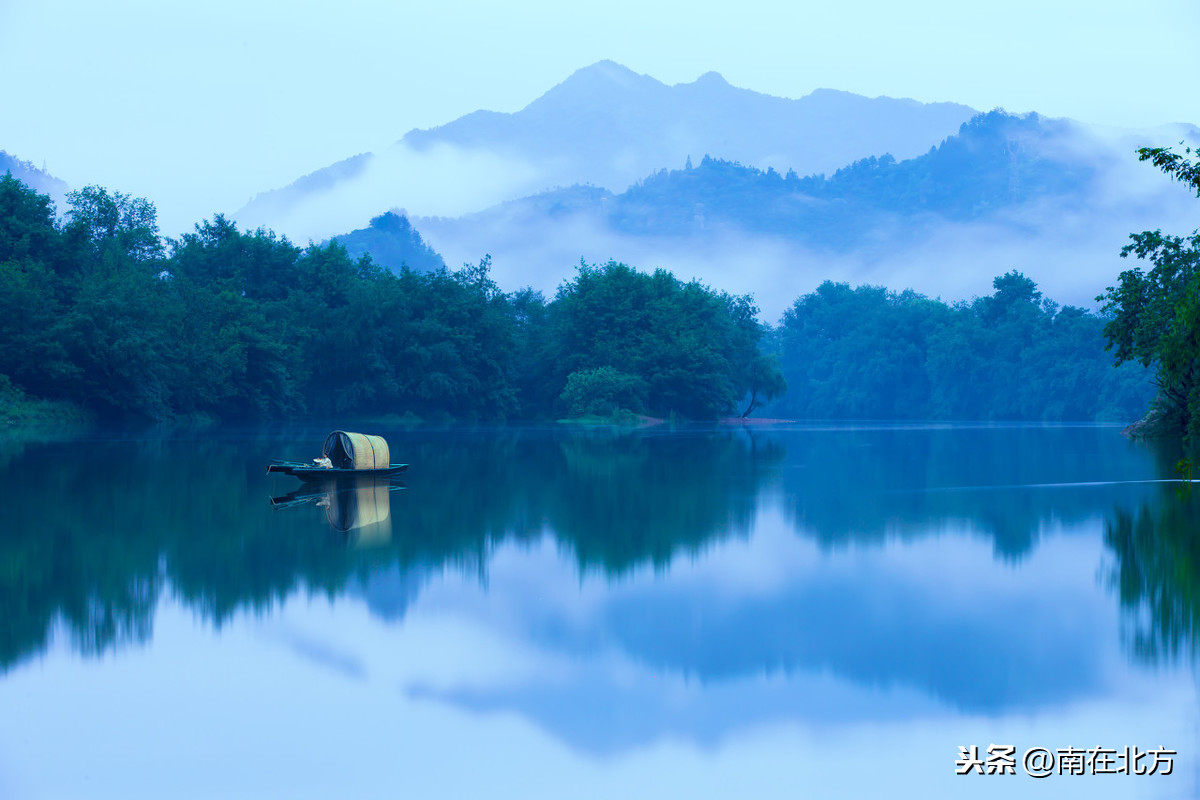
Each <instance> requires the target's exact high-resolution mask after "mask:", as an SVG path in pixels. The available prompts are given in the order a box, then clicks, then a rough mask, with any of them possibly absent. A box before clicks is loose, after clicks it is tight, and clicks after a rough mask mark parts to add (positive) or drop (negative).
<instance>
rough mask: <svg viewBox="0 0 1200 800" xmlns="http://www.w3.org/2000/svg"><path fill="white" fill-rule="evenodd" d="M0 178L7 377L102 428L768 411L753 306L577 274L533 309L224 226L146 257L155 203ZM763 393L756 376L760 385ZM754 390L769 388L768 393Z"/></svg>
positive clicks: (643, 279) (448, 280) (478, 290)
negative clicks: (118, 422)
mask: <svg viewBox="0 0 1200 800" xmlns="http://www.w3.org/2000/svg"><path fill="white" fill-rule="evenodd" d="M67 204H68V209H67V211H66V213H65V215H64V217H63V219H62V220H61V221H60V220H59V219H58V217H57V215H56V213H55V208H54V205H53V203H52V202H51V201H50V199H49V198H48V197H47V196H45V195H41V194H38V193H37V192H36V191H34V190H32V189H30V188H28V187H27V186H25V185H24V184H23V183H21V182H20V181H18V180H16V179H14V178H13V177H12V176H11V175H9V176H6V177H4V178H3V179H0V341H3V342H4V343H5V346H4V347H3V348H2V349H0V376H3V377H4V378H7V379H8V383H6V384H4V385H5V386H6V387H7V388H8V389H9V391H8V392H7V393H6V394H5V396H6V397H7V396H12V393H13V391H16V392H20V393H22V394H28V395H29V396H32V397H36V398H45V399H49V400H69V401H72V402H74V403H77V404H80V405H83V406H85V407H86V408H87V409H88V410H90V411H91V412H93V413H94V414H96V415H97V416H99V417H101V418H119V417H134V418H145V419H170V418H179V417H185V418H186V417H192V418H196V417H207V418H220V419H267V418H295V417H303V416H309V417H315V416H325V417H328V416H341V415H348V414H352V415H373V414H396V415H408V416H413V417H418V418H421V419H432V420H438V419H442V420H450V419H455V420H506V419H544V418H554V417H557V416H563V415H569V416H580V415H586V414H596V415H601V416H608V415H611V414H613V413H615V412H618V411H625V412H629V413H637V414H648V415H653V416H659V417H669V416H677V417H680V418H688V419H711V418H715V417H717V416H720V415H724V414H731V413H734V412H735V411H738V410H739V406H740V405H741V404H743V403H745V402H748V403H750V405H754V404H756V402H758V400H757V398H756V392H755V391H754V390H755V389H757V391H758V393H760V394H761V393H762V392H763V391H767V392H768V394H771V393H778V391H779V390H780V389H781V386H780V383H779V380H778V374H777V369H775V367H774V365H773V362H772V361H771V360H770V359H769V358H768V357H767V356H765V355H763V353H762V352H761V350H760V346H759V345H760V340H761V339H762V337H763V335H764V333H765V331H766V328H765V327H764V326H763V325H762V324H760V323H759V322H758V321H757V318H756V315H757V309H756V308H755V306H754V304H753V302H752V301H751V299H750V298H749V297H748V296H743V297H735V296H731V295H728V294H725V293H721V292H715V291H713V290H712V289H710V288H708V287H706V286H704V285H702V284H700V283H698V282H695V281H693V282H690V283H685V282H682V281H680V280H678V279H677V278H675V277H674V276H673V275H671V274H670V273H668V272H666V271H662V270H659V271H657V272H654V273H652V274H647V273H643V272H639V271H637V270H634V269H632V268H630V267H628V266H626V265H624V264H618V263H615V262H610V263H608V264H603V265H588V264H581V265H580V268H579V270H578V273H577V275H576V277H575V278H574V279H573V280H570V281H567V282H565V283H564V284H563V285H562V286H561V287H560V288H559V290H558V292H557V294H556V296H555V297H554V298H553V299H552V300H549V301H547V300H546V298H544V297H543V296H542V295H541V294H540V293H537V292H534V291H531V290H523V291H520V292H515V293H511V294H510V293H505V292H501V291H500V290H499V289H498V287H497V286H496V284H495V283H494V282H493V281H492V279H491V277H490V275H489V261H488V259H487V258H484V259H483V260H482V261H481V262H480V263H479V264H476V265H464V266H463V267H462V268H461V269H456V270H449V269H446V268H444V267H443V268H440V269H434V270H431V271H422V272H417V271H413V270H410V269H407V268H402V269H400V270H399V271H395V272H393V271H391V270H387V269H383V268H381V267H380V266H379V265H377V264H375V263H374V262H373V261H372V260H371V258H370V256H363V257H361V258H358V259H354V258H352V257H351V256H350V255H349V254H348V253H347V251H346V249H345V248H344V247H343V246H342V245H340V244H339V243H337V242H336V241H334V242H331V243H329V244H325V245H310V246H308V247H305V248H301V247H298V246H296V245H294V244H292V243H291V242H289V241H288V240H287V239H286V238H284V237H279V236H276V235H275V234H274V233H272V232H270V231H264V230H261V229H260V230H256V231H241V230H238V228H237V226H236V225H235V224H234V223H233V222H231V221H230V220H228V219H226V218H225V217H223V216H220V215H218V216H216V217H215V218H213V219H212V220H211V221H210V220H205V221H204V222H201V223H200V224H198V225H196V226H195V230H194V231H193V232H192V233H189V234H186V235H184V236H181V237H180V238H179V239H168V240H166V241H165V242H164V240H163V239H162V238H161V237H160V236H159V232H158V227H157V221H156V217H155V210H154V207H153V205H152V204H150V203H149V202H147V201H145V200H142V199H137V198H133V197H130V196H128V195H123V194H120V193H110V192H109V191H107V190H105V189H103V188H99V187H88V188H85V189H83V190H80V191H78V192H73V193H71V194H70V195H69V196H68V200H67ZM764 376H767V377H766V379H764ZM764 387H765V388H764Z"/></svg>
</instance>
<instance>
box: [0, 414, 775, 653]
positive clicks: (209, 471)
mask: <svg viewBox="0 0 1200 800" xmlns="http://www.w3.org/2000/svg"><path fill="white" fill-rule="evenodd" d="M308 438H311V437H310V436H306V435H305V434H303V433H296V432H291V433H288V434H287V436H286V438H281V437H259V438H237V437H234V438H231V439H229V440H219V439H213V438H209V437H208V436H204V435H200V436H196V437H195V438H182V437H181V438H172V439H163V438H147V439H145V440H130V439H126V438H114V439H111V440H110V439H98V440H87V441H78V442H65V443H64V442H53V443H45V444H39V445H28V446H27V447H26V448H25V449H24V452H22V453H20V457H19V458H16V457H14V458H11V459H9V460H8V465H7V467H3V468H0V469H2V472H0V481H3V483H4V485H5V486H6V487H7V489H8V490H9V492H10V494H9V495H8V496H9V497H11V498H12V499H13V500H14V501H15V502H14V503H13V505H12V507H11V508H10V517H9V519H10V523H11V524H9V525H8V526H5V527H3V528H0V613H2V614H3V615H4V617H5V619H6V625H5V626H4V627H3V629H2V630H0V670H3V669H7V668H9V667H11V666H12V665H13V664H15V663H17V662H18V661H20V660H21V659H23V658H25V657H28V656H29V655H31V654H34V653H36V652H39V651H41V650H42V649H44V648H45V646H46V643H47V641H48V637H49V633H50V631H51V630H52V629H53V627H54V626H55V624H56V623H57V622H61V623H63V627H64V629H65V630H66V631H67V632H68V633H69V635H70V636H71V637H72V639H73V640H74V641H75V642H76V644H77V645H78V647H79V649H80V651H81V652H83V653H85V654H92V653H100V652H104V651H106V650H108V649H110V648H112V647H114V646H119V645H122V644H125V643H131V642H140V641H145V640H147V639H148V637H149V635H150V633H151V619H152V614H153V610H154V608H155V604H156V601H157V598H158V597H159V596H160V595H161V594H162V592H163V591H164V590H165V589H166V588H167V587H170V589H171V592H172V594H174V595H175V596H177V597H178V598H179V599H180V600H181V601H182V602H184V603H186V604H188V605H191V606H192V607H193V608H195V609H196V610H197V611H199V612H200V614H201V615H202V616H203V617H204V618H206V619H208V620H210V621H211V622H212V623H213V624H214V625H216V626H220V625H222V624H223V623H224V622H225V621H226V620H228V619H229V618H230V617H231V616H232V615H233V614H235V613H237V612H238V611H239V610H243V609H249V610H252V611H254V612H257V613H265V612H268V611H270V610H271V609H272V608H274V607H275V606H276V605H277V604H278V603H279V602H281V601H282V600H284V599H285V598H286V597H288V596H289V595H290V594H292V593H294V592H296V591H298V590H300V589H301V588H305V589H307V590H308V591H310V592H317V593H324V594H327V595H329V596H331V597H332V596H336V595H339V594H342V593H344V592H345V591H346V590H347V589H348V587H350V586H361V585H363V584H364V583H366V582H368V581H369V579H370V577H371V576H372V575H379V574H385V573H392V574H394V573H396V572H400V573H404V572H409V571H416V572H418V573H425V572H428V571H429V570H431V569H440V568H445V567H452V568H465V569H466V570H468V571H471V572H475V573H478V574H483V573H484V572H486V569H487V553H489V552H490V551H491V550H492V549H493V548H494V547H495V546H496V545H497V544H498V543H500V542H502V541H506V540H507V541H518V542H522V541H524V542H532V541H536V540H538V539H540V537H541V536H542V535H543V534H544V533H545V532H546V531H548V530H549V531H552V532H553V533H554V535H556V536H557V537H559V539H560V541H562V543H563V545H564V547H565V548H567V549H568V550H569V551H572V552H574V553H575V557H576V559H577V560H578V562H579V564H580V566H581V568H584V569H588V568H591V567H593V566H595V567H599V568H601V569H603V570H604V571H606V572H609V573H613V574H616V573H619V572H622V571H625V570H629V569H631V568H633V567H635V566H636V565H638V564H641V563H654V564H657V565H660V566H665V565H666V564H668V563H669V562H670V560H671V559H672V558H673V557H674V556H675V555H676V554H678V553H681V552H682V553H692V554H695V553H697V552H699V551H700V550H701V549H702V548H703V547H705V546H707V545H708V543H710V542H712V541H719V540H720V539H723V538H725V537H728V536H732V535H745V534H746V533H747V531H748V525H749V521H750V519H751V517H752V516H753V511H754V509H755V505H756V497H757V495H758V492H759V489H760V487H761V486H762V484H763V482H764V481H765V480H767V479H768V477H769V476H770V475H772V474H773V473H774V471H775V470H776V469H777V466H778V463H779V461H780V459H781V458H782V454H783V450H782V448H781V447H779V446H778V445H776V444H767V445H761V444H756V443H755V442H753V441H752V440H750V439H749V438H748V437H746V436H744V435H742V434H739V433H736V432H711V431H709V432H698V433H695V434H682V435H667V436H654V435H650V436H645V435H639V434H616V433H611V432H582V433H567V434H562V433H553V434H547V433H542V432H537V431H505V430H501V431H494V432H486V433H483V434H478V433H457V432H433V433H430V432H423V433H417V434H406V433H405V432H393V433H390V434H389V438H390V439H394V440H395V441H396V442H397V443H398V444H397V450H398V451H399V449H400V448H403V449H404V458H405V460H406V461H410V462H412V463H413V464H414V465H415V466H414V469H413V471H412V473H411V474H410V476H409V480H408V485H409V486H410V489H409V490H408V491H406V492H403V493H392V492H386V493H385V492H383V491H382V488H381V487H378V486H360V485H355V486H354V487H353V488H352V489H350V488H347V490H346V491H345V492H343V491H342V489H341V488H340V487H334V488H333V489H329V488H323V490H322V491H320V492H317V493H313V496H311V497H307V498H306V497H302V496H301V495H300V494H297V495H296V496H295V497H293V498H292V499H293V500H302V501H304V500H307V501H311V502H313V503H318V502H322V501H324V502H325V503H326V505H325V506H324V510H325V512H326V518H327V520H328V522H329V523H330V524H333V525H334V526H335V527H336V528H341V529H345V530H347V531H348V532H349V533H350V534H351V537H352V538H353V539H354V540H355V541H358V542H360V543H365V542H367V541H369V542H372V543H375V544H376V545H377V546H374V547H369V548H347V547H345V544H344V542H342V541H341V540H340V539H338V538H336V537H330V536H327V535H321V531H320V529H319V528H317V527H315V526H314V525H313V524H312V523H313V522H314V520H313V519H312V517H311V516H306V515H302V514H289V513H283V514H280V513H275V509H274V508H273V507H272V506H271V505H270V504H269V503H265V502H263V499H264V495H266V497H267V498H268V499H269V498H270V497H271V496H272V494H274V495H276V496H279V495H281V494H282V492H280V491H279V490H281V489H286V488H290V487H289V485H288V484H291V485H292V486H294V483H293V479H291V478H285V479H283V480H285V481H287V483H286V484H283V485H280V483H278V482H276V483H272V482H271V481H270V479H264V478H263V476H262V465H263V464H265V463H267V462H268V461H270V460H271V459H272V458H277V457H279V456H280V455H281V451H283V448H284V447H285V446H286V444H287V443H290V442H292V441H294V440H307V439H308ZM282 454H283V455H287V452H286V451H283V452H282ZM275 480H276V481H278V480H279V479H275ZM272 489H274V490H275V491H272ZM284 496H286V495H284ZM393 518H396V519H402V520H403V522H402V527H403V535H392V534H388V533H386V532H387V531H388V525H389V524H390V523H391V521H392V519H393ZM322 527H324V525H322ZM393 533H394V532H393Z"/></svg>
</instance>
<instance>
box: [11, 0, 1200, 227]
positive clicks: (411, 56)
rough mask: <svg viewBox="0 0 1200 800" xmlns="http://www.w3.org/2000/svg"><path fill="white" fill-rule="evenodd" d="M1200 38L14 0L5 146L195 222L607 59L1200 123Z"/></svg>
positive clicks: (1077, 18) (976, 17)
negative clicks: (315, 171) (1198, 82)
mask: <svg viewBox="0 0 1200 800" xmlns="http://www.w3.org/2000/svg"><path fill="white" fill-rule="evenodd" d="M1198 34H1200V3H1196V2H1188V1H1187V0H1160V1H1159V2H1154V1H1152V0H1147V1H1145V2H1140V3H1104V2H1049V1H1048V0H1041V1H1040V2H1034V1H1032V0H1009V1H1008V2H1005V3H989V4H986V6H985V5H984V4H979V3H971V2H961V1H960V2H946V1H945V0H930V1H927V2H916V1H913V2H908V3H895V2H868V1H867V0H842V2H837V3H829V2H821V3H813V4H806V3H770V2H754V1H753V0H750V1H748V2H740V3H719V4H717V3H703V2H691V3H683V4H664V3H657V4H656V3H647V2H644V0H641V1H639V2H632V1H630V0H616V1H614V2H607V3H603V4H588V5H583V4H570V3H562V2H522V3H502V4H498V3H475V2H438V3H424V4H420V5H417V4H412V3H374V2H366V1H365V0H343V2H339V3H336V4H334V3H327V2H312V1H308V2H305V1H304V0H287V2H259V3H246V2H241V1H240V0H239V2H231V1H230V0H206V1H205V2H190V1H189V2H160V1H159V0H110V1H109V2H104V3H96V2H90V1H87V0H0V74H3V75H4V76H6V80H5V81H4V84H5V86H4V102H3V105H2V107H0V149H5V150H7V151H8V152H10V153H12V154H14V155H17V156H19V157H21V158H24V159H27V160H30V161H33V162H34V163H36V164H38V165H41V163H42V162H43V161H45V163H46V165H47V167H48V169H49V170H50V171H51V172H53V173H55V174H57V175H59V176H61V177H63V178H65V179H66V180H68V181H69V182H70V183H72V184H73V185H76V186H78V185H83V184H86V183H101V184H104V185H106V186H109V187H111V188H114V189H118V190H121V191H126V192H131V193H134V194H139V195H144V196H147V197H149V198H150V199H151V200H154V201H155V202H157V203H158V205H159V207H160V210H162V211H163V212H166V213H167V214H168V215H170V216H172V217H173V218H179V217H180V215H185V218H187V219H191V220H196V219H199V218H200V217H201V216H206V215H208V214H211V213H212V212H213V211H216V210H225V211H232V210H235V209H236V208H238V207H239V206H241V205H242V204H243V203H244V202H245V201H246V200H247V199H248V198H249V197H250V196H251V195H253V194H255V193H256V192H259V191H262V190H265V189H269V188H273V187H276V186H280V185H283V184H286V183H288V182H290V181H291V180H293V179H295V178H296V177H298V176H299V175H301V174H304V173H306V172H309V171H312V170H313V169H316V168H319V167H321V166H325V165H327V164H329V163H331V162H333V161H336V160H339V159H341V158H345V157H347V156H349V155H352V154H354V153H358V152H362V151H366V150H372V151H378V150H380V149H381V148H383V147H384V146H386V145H387V144H389V143H391V142H392V141H395V140H396V139H398V138H399V137H400V136H402V135H403V134H404V133H405V131H407V130H409V129H410V128H413V127H429V126H433V125H438V124H441V123H444V122H447V121H449V120H451V119H453V118H455V117H457V116H460V115H462V114H464V113H467V112H469V111H472V110H475V109H477V108H489V109H495V110H499V111H514V110H516V109H518V108H520V107H522V106H524V105H525V104H526V103H528V102H529V101H530V100H532V99H534V98H535V97H537V96H538V95H540V94H541V93H542V92H544V91H545V90H546V89H548V88H549V87H550V86H552V85H554V84H556V83H559V82H561V81H562V80H563V79H564V78H566V76H567V75H569V74H570V73H571V72H573V71H574V70H576V69H578V68H580V67H582V66H585V65H587V64H591V63H593V62H595V61H598V60H600V59H604V58H610V59H613V60H615V61H618V62H620V63H622V64H624V65H626V66H628V67H630V68H631V69H634V70H636V71H638V72H642V73H646V74H649V75H652V76H653V77H655V78H658V79H659V80H662V81H663V82H665V83H678V82H685V81H691V80H694V79H695V78H696V77H698V76H699V75H700V74H702V73H704V72H707V71H709V70H716V71H718V72H720V73H721V74H722V75H724V76H725V78H726V79H727V80H728V81H729V82H730V83H732V84H734V85H736V86H742V87H746V88H750V89H755V90H757V91H761V92H766V93H768V94H775V95H780V96H785V97H800V96H803V95H805V94H807V93H808V92H810V91H812V90H813V89H815V88H818V87H830V88H836V89H844V90H847V91H852V92H857V93H860V94H864V95H868V96H876V95H881V94H882V95H890V96H895V97H912V98H915V99H918V100H923V101H937V100H951V101H956V102H961V103H965V104H968V105H971V106H974V107H976V108H980V109H989V108H993V107H996V106H1002V107H1005V108H1007V109H1009V110H1011V111H1028V110H1036V111H1039V112H1042V113H1044V114H1048V115H1051V116H1069V117H1074V118H1076V119H1080V120H1084V121H1088V122H1096V123H1104V124H1112V125H1123V126H1130V127H1146V126H1152V125H1157V124H1161V123H1167V122H1193V123H1200V92H1198V91H1197V90H1196V77H1197V75H1198V74H1200V69H1198V67H1200V49H1198V48H1196V47H1195V44H1194V43H1195V41H1196V39H1197V35H1198Z"/></svg>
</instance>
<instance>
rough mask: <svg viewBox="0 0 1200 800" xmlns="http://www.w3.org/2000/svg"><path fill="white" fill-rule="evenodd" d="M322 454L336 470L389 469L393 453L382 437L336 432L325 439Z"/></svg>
mask: <svg viewBox="0 0 1200 800" xmlns="http://www.w3.org/2000/svg"><path fill="white" fill-rule="evenodd" d="M321 454H322V455H324V456H325V457H326V458H328V459H329V460H330V461H332V462H333V466H334V468H335V469H387V468H388V466H390V460H391V453H389V452H388V445H387V442H386V441H385V440H384V438H383V437H382V436H371V435H369V434H366V433H351V432H350V431H334V432H333V433H331V434H329V436H327V437H325V447H323V448H322V450H321Z"/></svg>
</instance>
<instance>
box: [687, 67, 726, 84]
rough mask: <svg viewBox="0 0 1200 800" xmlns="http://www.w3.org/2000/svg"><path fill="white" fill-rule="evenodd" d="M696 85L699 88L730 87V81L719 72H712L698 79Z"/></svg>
mask: <svg viewBox="0 0 1200 800" xmlns="http://www.w3.org/2000/svg"><path fill="white" fill-rule="evenodd" d="M694 83H695V84H696V85H697V86H728V85H729V81H727V80H725V76H723V75H722V74H721V73H719V72H714V71H712V70H710V71H708V72H706V73H704V74H703V75H701V76H700V77H699V78H696V80H695V81H694Z"/></svg>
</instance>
